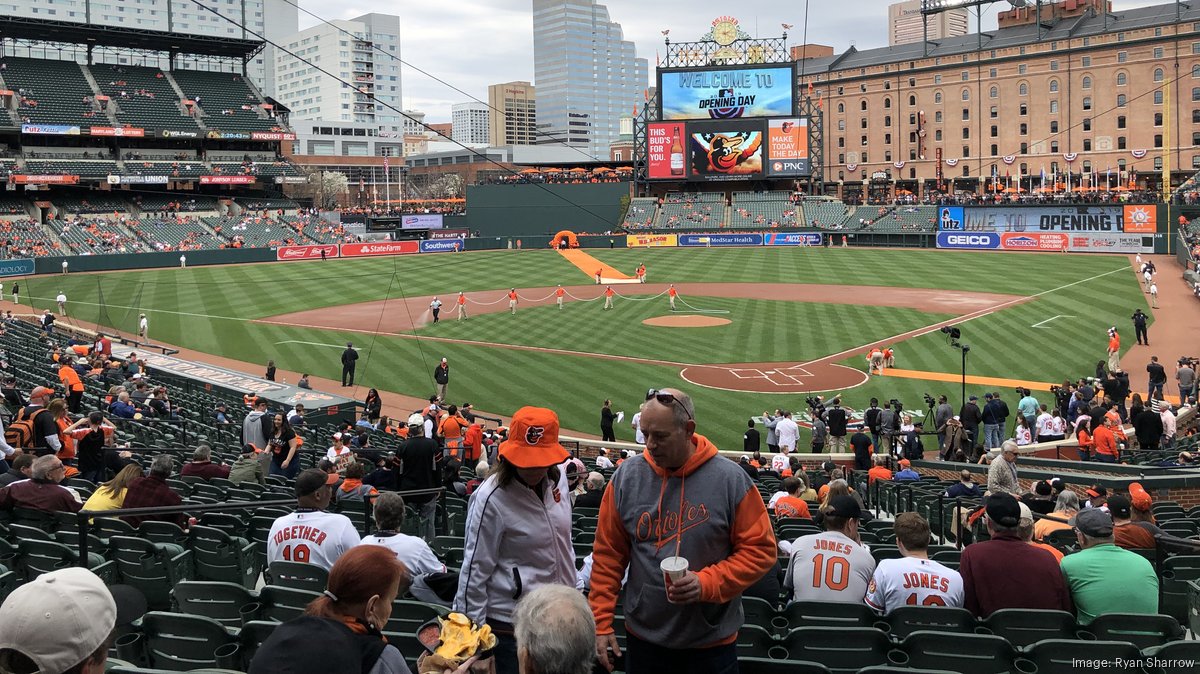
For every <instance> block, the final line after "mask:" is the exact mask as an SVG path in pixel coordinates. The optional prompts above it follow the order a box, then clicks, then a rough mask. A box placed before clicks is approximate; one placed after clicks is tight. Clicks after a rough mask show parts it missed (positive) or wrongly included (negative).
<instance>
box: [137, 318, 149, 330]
mask: <svg viewBox="0 0 1200 674" xmlns="http://www.w3.org/2000/svg"><path fill="white" fill-rule="evenodd" d="M148 327H150V321H148V320H146V319H145V318H143V319H142V320H140V321H138V330H141V331H142V332H145V331H146V328H148Z"/></svg>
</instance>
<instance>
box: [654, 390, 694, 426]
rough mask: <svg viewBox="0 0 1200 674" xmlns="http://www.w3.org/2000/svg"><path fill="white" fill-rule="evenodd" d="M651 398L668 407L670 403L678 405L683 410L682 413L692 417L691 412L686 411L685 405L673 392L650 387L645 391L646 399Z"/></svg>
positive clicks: (689, 417)
mask: <svg viewBox="0 0 1200 674" xmlns="http://www.w3.org/2000/svg"><path fill="white" fill-rule="evenodd" d="M651 398H653V399H655V400H657V401H658V402H659V403H661V404H663V405H666V406H668V407H670V406H671V405H679V409H681V410H683V413H684V414H686V415H687V418H688V419H691V418H692V413H691V412H689V411H688V408H687V407H686V406H684V404H683V401H681V400H680V399H679V398H676V397H675V394H673V393H670V392H668V391H665V390H662V389H656V388H652V389H650V390H649V391H646V400H650V399H651Z"/></svg>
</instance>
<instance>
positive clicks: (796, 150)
mask: <svg viewBox="0 0 1200 674" xmlns="http://www.w3.org/2000/svg"><path fill="white" fill-rule="evenodd" d="M646 134H647V143H646V145H647V154H648V158H649V162H648V166H647V177H649V178H650V179H651V180H674V181H700V182H714V181H726V180H757V179H762V178H794V177H803V176H807V175H809V172H810V168H809V155H808V118H806V117H781V118H776V119H730V120H708V121H691V122H651V123H650V124H648V125H647V128H646Z"/></svg>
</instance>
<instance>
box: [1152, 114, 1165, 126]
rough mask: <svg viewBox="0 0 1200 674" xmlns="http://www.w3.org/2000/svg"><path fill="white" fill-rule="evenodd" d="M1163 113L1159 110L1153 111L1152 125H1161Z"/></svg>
mask: <svg viewBox="0 0 1200 674" xmlns="http://www.w3.org/2000/svg"><path fill="white" fill-rule="evenodd" d="M1162 119H1163V115H1162V113H1161V112H1156V113H1154V126H1162Z"/></svg>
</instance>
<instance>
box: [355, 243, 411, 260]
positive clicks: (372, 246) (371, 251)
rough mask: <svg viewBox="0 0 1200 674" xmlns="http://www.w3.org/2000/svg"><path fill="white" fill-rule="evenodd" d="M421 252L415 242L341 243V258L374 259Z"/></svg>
mask: <svg viewBox="0 0 1200 674" xmlns="http://www.w3.org/2000/svg"><path fill="white" fill-rule="evenodd" d="M419 252H421V245H420V243H419V242H417V241H412V240H410V241H372V242H366V243H343V244H342V250H341V253H342V257H375V256H377V255H409V254H411V253H419Z"/></svg>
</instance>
